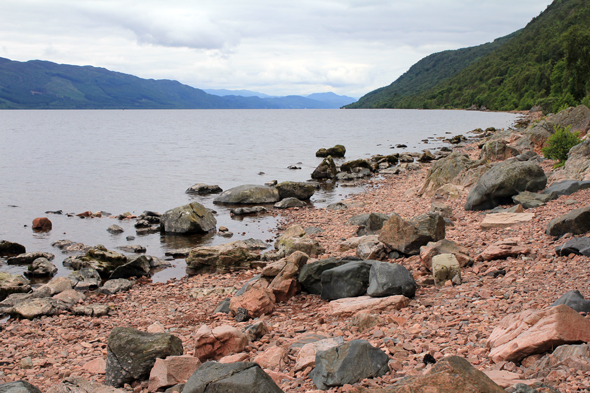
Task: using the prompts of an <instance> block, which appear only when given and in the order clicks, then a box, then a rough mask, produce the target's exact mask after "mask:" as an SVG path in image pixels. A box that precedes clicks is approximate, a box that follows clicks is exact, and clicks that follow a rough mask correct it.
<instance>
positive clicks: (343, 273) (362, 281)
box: [321, 261, 375, 300]
mask: <svg viewBox="0 0 590 393" xmlns="http://www.w3.org/2000/svg"><path fill="white" fill-rule="evenodd" d="M374 262H375V261H354V262H349V263H347V264H344V265H342V266H338V267H335V268H333V269H330V270H326V271H324V272H323V273H322V275H321V281H322V294H321V296H322V299H324V300H325V299H327V300H335V299H342V298H346V297H356V296H362V295H364V294H365V293H366V292H367V287H368V286H369V272H370V270H371V266H372V264H373V263H374Z"/></svg>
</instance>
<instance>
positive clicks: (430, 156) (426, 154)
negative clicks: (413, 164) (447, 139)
mask: <svg viewBox="0 0 590 393" xmlns="http://www.w3.org/2000/svg"><path fill="white" fill-rule="evenodd" d="M426 143H428V142H426ZM433 160H436V157H435V156H434V154H432V153H431V152H430V150H426V151H425V152H424V153H422V155H420V157H418V161H420V162H430V161H433Z"/></svg>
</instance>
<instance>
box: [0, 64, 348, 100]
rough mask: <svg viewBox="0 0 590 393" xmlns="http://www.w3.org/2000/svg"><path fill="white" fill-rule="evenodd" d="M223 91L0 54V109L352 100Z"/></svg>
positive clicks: (331, 94)
mask: <svg viewBox="0 0 590 393" xmlns="http://www.w3.org/2000/svg"><path fill="white" fill-rule="evenodd" d="M224 92H225V93H229V94H231V95H229V94H227V95H226V94H223V96H222V95H221V94H220V95H217V94H208V93H207V92H205V91H203V90H200V89H196V88H194V87H191V86H187V85H184V84H182V83H180V82H177V81H172V80H154V79H142V78H138V77H136V76H133V75H128V74H123V73H120V72H114V71H109V70H107V69H105V68H99V67H92V66H74V65H66V64H56V63H52V62H49V61H41V60H32V61H27V62H18V61H12V60H9V59H5V58H0V109H333V108H340V107H342V106H343V105H346V104H350V103H351V102H354V101H355V99H354V98H351V97H345V96H338V95H336V94H334V93H318V94H313V95H311V96H309V97H302V96H295V95H293V96H286V97H271V96H265V95H263V94H261V93H255V92H249V93H252V94H246V93H248V92H244V91H237V92H232V91H227V90H226V91H224ZM232 93H233V94H232Z"/></svg>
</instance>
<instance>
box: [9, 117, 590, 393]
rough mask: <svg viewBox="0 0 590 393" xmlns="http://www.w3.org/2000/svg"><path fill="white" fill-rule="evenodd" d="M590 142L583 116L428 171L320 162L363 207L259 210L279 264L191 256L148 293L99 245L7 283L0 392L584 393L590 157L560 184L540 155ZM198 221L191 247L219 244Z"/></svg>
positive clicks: (582, 149) (586, 150) (405, 164)
mask: <svg viewBox="0 0 590 393" xmlns="http://www.w3.org/2000/svg"><path fill="white" fill-rule="evenodd" d="M589 124H590V110H589V109H588V108H586V107H583V106H580V107H577V108H570V109H568V110H566V111H563V112H560V113H559V114H557V115H553V116H549V117H547V118H543V117H542V116H541V115H540V114H539V113H538V112H535V113H530V114H528V115H527V116H526V117H525V118H524V119H523V121H522V123H521V124H520V127H518V128H514V129H506V130H495V129H488V130H475V131H474V132H472V133H471V134H469V135H466V136H455V137H454V138H451V139H449V148H446V149H443V150H442V151H440V152H435V154H433V153H430V152H429V153H428V154H427V153H426V152H421V153H419V154H414V155H411V154H401V155H399V154H397V155H391V156H380V157H373V158H372V159H371V160H355V161H351V162H347V163H344V164H342V165H340V168H339V170H338V168H336V166H335V165H334V163H333V161H332V162H330V161H331V157H326V159H325V160H324V162H323V163H322V164H321V165H320V167H318V168H317V169H316V171H314V175H313V176H312V177H314V178H316V179H325V178H328V179H333V178H335V177H336V176H338V179H339V180H338V181H339V184H340V186H342V185H343V184H344V185H346V184H348V183H351V182H354V183H358V182H362V183H363V184H365V187H366V190H365V192H363V193H361V194H357V195H354V196H352V197H350V198H348V199H346V200H343V201H341V202H339V203H336V204H333V205H330V206H328V207H327V208H314V207H308V206H303V207H301V206H298V207H287V208H281V209H273V208H272V206H273V205H268V204H265V206H266V207H267V209H266V211H262V212H261V211H258V212H257V213H256V212H255V213H256V214H271V215H275V216H276V217H277V218H278V219H279V226H278V227H277V229H276V239H275V240H276V242H275V250H273V251H268V252H265V253H262V254H261V253H260V248H261V247H260V245H258V246H257V245H256V243H255V242H251V243H248V242H243V241H237V242H232V243H228V244H226V245H221V246H212V247H198V248H194V249H192V250H188V251H187V255H186V260H187V272H189V273H190V274H187V275H186V276H184V277H182V278H180V279H171V280H169V281H168V282H165V283H153V282H151V280H150V279H149V277H147V276H146V277H141V276H142V275H144V274H143V273H141V272H145V271H146V270H147V271H148V272H149V269H150V266H151V267H153V266H154V264H155V263H156V262H157V261H156V262H154V260H153V259H152V260H149V258H144V259H145V260H142V261H139V262H138V261H137V260H134V261H135V262H134V263H135V264H134V265H133V266H131V267H129V266H128V268H129V270H127V271H126V273H121V271H119V273H118V275H117V274H115V275H113V273H114V272H115V271H116V269H115V268H111V267H108V268H105V267H104V260H101V261H102V263H101V264H99V265H96V264H95V263H94V262H93V260H92V259H88V258H89V257H88V252H92V253H94V254H93V255H94V257H95V258H98V259H100V258H99V257H97V256H96V255H99V254H100V255H101V258H102V257H103V256H105V255H107V254H109V253H112V251H109V250H106V249H98V248H96V247H95V248H93V249H92V250H93V251H92V250H91V251H87V253H86V254H84V256H82V254H80V256H79V257H74V258H72V260H71V261H70V263H72V266H74V267H76V266H77V269H76V270H79V271H80V272H81V273H80V274H79V277H78V279H72V278H71V277H70V278H64V277H58V278H55V279H53V280H52V281H51V282H49V283H48V284H47V285H44V286H42V287H39V288H36V289H35V290H34V291H32V290H31V289H30V288H28V289H26V290H24V289H23V290H20V289H19V290H15V289H14V288H15V287H20V288H24V287H25V285H26V284H25V283H24V282H23V281H18V279H14V278H10V277H8V278H7V277H3V276H2V277H1V279H2V280H3V282H4V283H6V282H8V281H10V280H13V283H12V284H10V283H9V284H10V285H12V287H10V285H9V284H5V285H6V286H7V287H10V288H12V289H9V290H4V289H3V291H2V292H0V293H1V294H2V299H0V300H2V302H1V303H0V312H2V313H3V314H4V315H12V316H13V317H11V318H9V319H8V318H6V319H5V320H3V323H1V324H0V332H1V335H0V340H1V348H2V351H0V383H3V384H5V385H0V391H9V390H2V389H3V386H5V387H10V386H13V385H8V384H9V383H14V382H15V381H19V380H23V381H26V382H28V383H30V384H32V385H34V386H36V387H37V388H38V389H39V390H40V391H42V392H52V393H57V392H120V391H134V392H138V393H139V392H153V391H167V392H172V391H177V392H181V391H182V392H185V393H190V392H205V391H210V390H206V389H207V386H213V385H214V384H215V383H221V382H219V381H223V380H225V379H231V378H230V377H231V376H233V375H241V374H242V373H249V374H248V376H244V377H236V378H234V379H235V381H231V382H227V383H226V385H223V384H222V385H220V386H219V387H217V388H216V389H220V390H215V391H227V392H233V391H242V392H245V391H261V392H263V391H269V392H275V391H278V392H280V391H284V392H312V391H324V390H325V391H329V392H359V393H360V392H375V393H376V392H418V391H420V392H427V391H428V392H430V391H440V392H494V391H509V392H581V391H588V390H590V348H589V347H588V342H590V300H585V299H584V298H586V299H590V292H589V291H588V283H589V282H590V264H589V262H590V259H589V255H590V238H589V237H588V236H589V234H590V218H589V214H590V213H589V212H588V209H590V140H588V139H586V140H585V141H584V142H582V143H581V144H580V145H578V146H576V147H574V148H573V149H572V150H571V151H570V155H569V158H568V160H567V161H566V163H565V166H564V167H563V168H560V169H553V165H554V164H555V162H554V161H553V160H547V159H544V158H542V156H541V155H540V148H541V146H543V144H545V143H546V141H547V139H548V138H549V137H550V136H551V134H552V130H554V127H555V125H560V126H561V125H563V126H567V125H571V126H572V128H571V129H572V131H580V132H581V134H582V135H583V136H585V135H586V134H587V132H588V128H589ZM467 136H468V137H467ZM337 172H339V173H337ZM377 174H378V175H379V177H376V176H374V175H377ZM367 175H371V176H367ZM330 181H331V180H330ZM268 188H272V189H273V190H275V191H272V192H273V193H276V194H277V198H278V199H282V200H285V199H287V198H293V197H294V196H295V197H297V196H299V198H298V199H304V200H305V199H306V198H309V196H308V195H309V194H308V193H306V190H305V189H304V187H303V186H295V187H290V188H289V190H290V191H289V192H287V191H286V186H284V187H283V188H281V187H273V186H269V187H268ZM276 190H278V191H276ZM281 190H282V191H281ZM265 192H266V191H265ZM299 192H303V195H302V194H299ZM290 193H293V195H291V194H290ZM312 193H313V191H312ZM278 195H282V196H278ZM225 197H227V196H224V194H222V195H220V197H219V198H220V199H219V200H220V201H221V202H222V203H223V198H225ZM272 197H273V198H275V196H274V194H273V196H272ZM265 198H269V196H268V195H265ZM269 201H270V199H266V200H265V201H264V202H265V203H268V202H269ZM272 201H273V202H274V199H273V200H272ZM232 203H235V201H233V202H232ZM191 205H193V204H191ZM197 205H198V203H195V204H194V206H192V207H191V209H192V210H193V211H194V212H195V214H196V215H198V216H199V217H205V220H204V222H205V224H206V225H204V226H203V225H201V226H200V227H199V228H198V231H203V232H208V231H211V230H216V229H212V228H215V223H214V222H212V220H211V219H210V217H207V214H208V212H206V211H205V210H206V209H204V208H203V209H204V210H200V208H202V206H200V207H199V206H197ZM249 205H250V204H249ZM165 215H171V213H170V214H168V213H165ZM179 215H181V216H182V214H179ZM146 217H151V216H150V215H149V214H148V215H146V216H144V217H143V218H146ZM148 221H149V220H148ZM44 225H47V223H44ZM162 225H164V224H162ZM166 225H168V224H166ZM148 226H149V225H148ZM178 227H179V226H178V225H176V224H174V225H173V224H170V227H169V228H175V229H166V230H167V231H172V230H174V231H176V230H177V229H176V228H178ZM226 229H227V228H226ZM219 230H221V228H219ZM229 230H231V228H229ZM6 240H10V239H6ZM230 241H231V240H228V242H230ZM564 244H565V246H564ZM33 251H34V250H33ZM12 254H16V255H18V254H21V255H22V253H21V252H13V253H12ZM111 256H112V255H111ZM85 257H88V258H87V259H84V258H85ZM109 257H110V256H109ZM105 258H106V256H105ZM39 259H46V260H48V259H50V258H48V256H46V255H45V256H44V255H36V256H35V257H34V258H33V257H32V259H31V263H37V261H38V260H39ZM98 259H96V260H98ZM43 262H44V261H43ZM48 262H49V261H48ZM85 262H86V263H87V264H85ZM128 262H129V261H127V260H125V261H124V263H121V264H120V266H123V265H125V266H127V265H128V264H129V263H128ZM76 263H77V264H78V265H76ZM43 266H47V265H41V266H40V267H39V268H43ZM89 267H92V268H93V269H95V270H96V271H98V273H100V274H99V277H98V278H97V277H96V275H94V276H93V275H92V274H90V273H88V272H89V271H88V270H84V269H87V268H89ZM101 268H104V270H101ZM131 268H132V269H131ZM133 269H134V270H133ZM87 273H88V274H87ZM107 273H108V276H109V278H111V279H110V280H109V281H107V283H109V282H110V281H113V283H111V286H107V283H105V284H104V285H102V281H101V280H100V278H102V279H103V281H104V278H105V274H107ZM93 277H94V280H95V281H93V283H94V284H88V283H89V282H90V281H91V279H92V278H93ZM14 280H16V281H17V282H16V284H14ZM114 281H117V282H114ZM76 289H78V290H76ZM238 291H239V292H238ZM571 291H579V292H578V293H576V292H571ZM18 292H20V293H18ZM566 294H567V297H566V298H562V296H564V295H566ZM558 300H559V302H558ZM556 302H557V304H555V303H556ZM123 328H125V329H123ZM156 341H157V342H156ZM124 359H125V361H123V360H124ZM127 361H128V363H129V364H127V363H125V362H127ZM250 362H253V363H250ZM132 363H133V364H132ZM135 363H137V364H135ZM228 367H229V368H228ZM232 367H233V368H232ZM228 375H229V377H228ZM244 375H245V374H244ZM224 378H225V379H224ZM252 380H254V381H257V382H256V383H259V385H257V386H258V387H257V388H256V389H258V390H248V389H252V388H250V387H248V385H247V383H248V381H250V382H251V381H252ZM185 384H186V385H185ZM27 389H29V390H28V391H31V392H33V391H35V390H33V389H34V387H27ZM166 389H168V390H166ZM212 389H213V388H212ZM232 389H233V390H232Z"/></svg>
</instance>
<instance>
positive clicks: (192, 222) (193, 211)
mask: <svg viewBox="0 0 590 393" xmlns="http://www.w3.org/2000/svg"><path fill="white" fill-rule="evenodd" d="M216 225H217V220H216V219H215V217H214V216H213V213H211V211H210V210H209V209H207V208H205V207H204V206H203V205H201V204H200V203H198V202H191V203H189V204H188V205H184V206H180V207H177V208H174V209H171V210H168V211H167V212H165V213H164V214H162V217H161V218H160V227H161V229H162V231H164V232H166V233H174V234H178V235H190V234H193V233H207V232H211V231H214V230H215V226H216Z"/></svg>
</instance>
